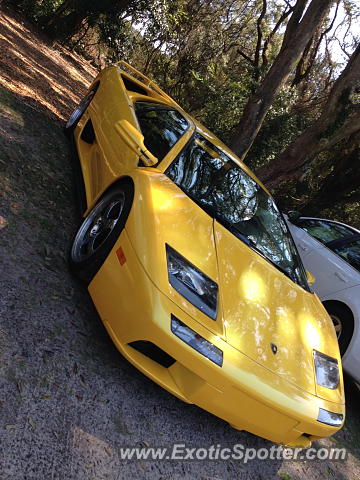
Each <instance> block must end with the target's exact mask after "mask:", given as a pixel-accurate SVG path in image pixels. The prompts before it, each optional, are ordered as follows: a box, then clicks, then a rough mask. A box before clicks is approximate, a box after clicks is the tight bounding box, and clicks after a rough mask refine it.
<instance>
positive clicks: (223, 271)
mask: <svg viewBox="0 0 360 480" xmlns="http://www.w3.org/2000/svg"><path fill="white" fill-rule="evenodd" d="M214 235H215V243H216V249H217V255H218V269H219V278H220V284H221V301H222V314H223V319H224V326H225V331H226V338H227V342H228V343H229V344H230V345H232V346H233V347H234V348H236V349H238V350H239V351H241V352H242V353H244V354H245V355H247V356H248V357H250V358H252V359H253V360H255V361H256V362H258V363H259V364H261V365H263V366H264V367H265V368H267V369H269V370H271V371H272V372H275V373H277V374H278V375H281V376H282V377H285V378H286V379H287V380H288V381H289V382H291V383H294V384H296V385H297V386H299V387H301V388H303V389H304V390H306V391H308V392H310V393H313V394H315V393H316V386H315V380H314V366H313V350H314V349H315V350H318V351H320V352H323V353H326V354H327V355H329V356H331V357H335V358H339V350H338V345H337V340H336V336H335V332H334V329H333V326H332V324H331V320H330V318H329V316H328V314H327V313H326V311H325V309H324V308H323V306H322V304H321V302H320V300H319V299H318V297H317V296H316V295H315V294H313V293H310V292H307V291H305V290H304V289H303V288H301V287H300V286H298V285H296V284H295V283H294V282H293V281H292V280H290V279H289V278H288V277H287V276H285V275H284V274H283V273H281V272H280V271H279V270H277V269H276V268H275V267H274V266H273V265H272V264H270V263H269V262H268V261H267V260H265V259H264V258H263V257H262V256H260V255H259V254H258V253H257V252H255V251H253V250H252V249H251V248H249V247H248V246H247V245H245V244H244V243H243V242H242V241H240V240H239V239H237V238H236V237H235V236H234V235H233V234H231V233H230V232H229V231H228V230H226V229H225V228H224V227H223V226H222V225H220V224H219V223H217V222H215V223H214ZM325 395H326V393H325ZM329 396H330V397H331V398H332V399H334V400H337V398H334V397H336V395H335V393H334V392H329V395H326V397H329Z"/></svg>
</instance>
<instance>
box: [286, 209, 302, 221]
mask: <svg viewBox="0 0 360 480" xmlns="http://www.w3.org/2000/svg"><path fill="white" fill-rule="evenodd" d="M287 217H288V219H289V220H290V222H291V223H293V224H294V225H297V224H298V223H299V220H300V217H301V213H300V212H298V211H296V210H290V211H289V212H288V213H287Z"/></svg>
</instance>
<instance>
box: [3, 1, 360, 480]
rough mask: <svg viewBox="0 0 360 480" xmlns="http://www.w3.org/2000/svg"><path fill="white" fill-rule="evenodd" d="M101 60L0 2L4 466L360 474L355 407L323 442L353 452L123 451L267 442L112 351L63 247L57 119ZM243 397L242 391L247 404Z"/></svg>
mask: <svg viewBox="0 0 360 480" xmlns="http://www.w3.org/2000/svg"><path fill="white" fill-rule="evenodd" d="M94 74H95V71H94V69H93V68H92V67H91V66H90V65H89V64H88V63H86V62H85V61H82V60H81V59H80V58H78V57H77V56H76V55H72V54H70V53H69V52H66V51H65V50H64V49H62V48H60V47H58V46H52V45H51V44H50V43H49V42H48V41H47V40H46V38H43V37H42V36H41V35H40V36H39V35H38V33H36V32H34V29H33V28H32V27H31V26H30V25H28V24H27V23H26V22H24V21H23V19H22V18H21V17H20V16H19V15H17V14H14V13H13V12H12V11H11V10H8V9H4V7H2V12H1V16H0V132H1V135H2V139H1V141H0V216H1V218H0V288H1V290H0V292H1V295H0V478H1V479H2V480H10V479H11V480H17V479H19V480H27V479H36V480H40V479H46V480H50V479H59V480H72V479H73V480H82V479H97V480H99V479H111V480H115V479H122V478H124V479H125V478H126V479H128V478H131V477H133V478H135V479H142V478H150V479H169V480H170V479H171V480H174V479H175V480H176V479H179V480H180V479H181V480H184V479H220V478H221V479H222V478H223V479H225V478H226V479H235V478H236V479H242V478H244V479H272V478H282V479H284V480H285V479H287V480H289V479H302V478H304V477H307V478H308V479H309V480H310V479H324V478H326V479H328V478H334V479H336V480H341V479H345V478H349V479H352V480H353V479H356V478H360V466H359V462H358V458H360V444H359V438H360V435H359V432H360V425H359V423H360V422H359V413H360V408H359V406H358V399H357V397H356V396H355V394H354V392H352V391H350V393H349V395H348V403H349V406H348V419H347V424H346V427H345V428H344V429H343V430H342V431H341V432H340V433H339V434H337V435H336V436H335V438H334V439H329V440H325V441H321V442H317V443H316V444H315V447H316V448H320V447H322V446H325V445H335V446H343V445H345V446H346V447H347V448H348V451H349V457H348V459H347V460H346V461H345V462H330V461H313V462H304V461H302V462H284V461H281V460H272V461H259V460H256V461H252V462H250V463H248V464H247V465H244V464H242V463H241V462H236V461H220V460H213V461H202V462H201V461H163V462H160V461H126V462H125V461H122V460H121V459H120V455H119V449H120V448H121V447H123V446H139V445H151V446H170V445H172V444H173V443H185V444H187V446H189V447H190V446H198V447H209V446H210V445H213V444H215V445H217V444H220V445H221V446H222V447H227V446H229V447H232V446H233V445H235V444H243V445H244V446H247V447H269V446H271V444H270V443H269V442H266V441H265V440H262V439H260V438H257V437H254V436H252V435H250V434H247V433H246V432H237V431H235V430H233V429H232V428H231V427H229V426H228V425H227V424H226V423H224V422H223V421H221V420H220V419H218V418H215V417H213V416H212V415H210V414H208V413H206V412H204V411H202V410H200V409H198V408H196V407H195V406H192V405H184V404H183V403H182V402H180V401H179V400H177V399H176V398H174V397H172V396H171V395H169V394H168V393H167V392H165V391H164V390H162V389H161V388H160V387H158V386H157V385H155V384H154V383H153V382H151V381H150V380H148V379H147V378H145V377H144V376H143V375H142V374H140V373H139V372H138V371H137V370H135V369H134V368H133V367H131V366H130V365H129V364H128V363H127V362H126V361H125V360H124V359H123V358H122V357H121V356H120V354H119V353H118V352H117V351H116V349H115V348H114V347H113V345H112V343H111V341H110V340H109V338H108V336H107V334H106V332H105V330H104V328H103V327H102V325H101V323H100V321H99V320H98V317H97V314H96V312H95V310H94V308H93V306H92V304H91V301H90V299H89V297H88V295H87V292H86V291H85V289H84V288H83V287H82V286H81V285H79V284H78V283H77V282H76V281H74V279H73V278H72V277H71V276H70V275H69V273H68V270H67V266H66V252H67V249H68V246H69V243H70V239H71V236H72V235H73V233H74V230H75V229H76V225H77V222H78V218H77V214H76V207H75V200H74V192H73V184H72V173H71V163H70V160H69V156H68V145H67V142H66V140H65V138H64V136H63V133H62V125H63V123H62V121H63V119H65V118H66V117H67V116H68V115H69V113H70V111H71V109H72V108H73V106H74V104H75V102H77V101H78V99H79V97H81V95H82V94H83V93H84V91H85V89H86V86H87V84H88V83H89V82H90V80H91V78H92V76H93V75H94ZM239 408H241V405H239Z"/></svg>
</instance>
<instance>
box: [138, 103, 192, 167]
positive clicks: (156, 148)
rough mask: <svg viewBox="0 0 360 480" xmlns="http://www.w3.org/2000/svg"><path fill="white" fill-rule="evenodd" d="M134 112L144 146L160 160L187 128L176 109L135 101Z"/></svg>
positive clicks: (186, 123)
mask: <svg viewBox="0 0 360 480" xmlns="http://www.w3.org/2000/svg"><path fill="white" fill-rule="evenodd" d="M135 113H136V116H137V119H138V122H139V125H140V129H141V133H142V134H143V135H144V141H145V145H146V147H147V148H148V149H149V150H150V152H151V153H152V154H153V155H155V156H156V157H157V158H158V159H159V161H161V160H162V159H163V158H164V157H165V155H166V154H167V153H168V152H169V151H170V149H171V148H172V147H173V146H174V145H175V143H176V142H177V141H178V140H179V138H180V137H182V136H183V135H184V133H185V132H186V130H187V129H188V128H189V124H188V122H187V121H186V120H185V118H184V117H183V116H182V115H181V114H180V113H179V112H178V111H177V110H174V109H173V108H171V107H167V106H166V105H160V104H156V103H151V102H137V103H135Z"/></svg>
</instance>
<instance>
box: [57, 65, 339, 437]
mask: <svg viewBox="0 0 360 480" xmlns="http://www.w3.org/2000/svg"><path fill="white" fill-rule="evenodd" d="M66 130H67V132H68V133H69V134H70V136H71V139H72V142H73V144H74V146H75V148H76V154H77V156H78V159H79V162H80V167H81V176H82V179H83V187H84V193H85V197H84V200H85V202H84V209H83V217H84V218H83V222H82V224H81V226H80V228H79V230H78V232H77V234H76V236H75V238H74V241H73V244H72V247H71V252H70V259H69V262H70V266H71V268H72V270H73V272H74V273H75V274H76V275H77V276H78V277H80V278H82V279H83V280H84V281H85V282H87V284H88V289H89V292H90V295H91V297H92V299H93V301H94V303H95V306H96V308H97V310H98V312H99V314H100V317H101V319H102V321H103V322H104V325H105V327H106V329H107V330H108V332H109V334H110V336H111V338H112V339H113V341H114V343H115V345H116V346H117V348H118V349H119V350H120V352H121V353H122V354H123V355H124V356H125V357H126V358H127V359H128V360H129V361H130V362H131V363H133V364H134V365H135V366H136V367H137V368H138V369H139V370H141V371H142V372H143V373H144V374H145V375H147V376H149V377H150V378H152V379H153V380H154V381H155V382H157V383H158V384H159V385H161V386H162V387H164V388H165V389H166V390H168V391H169V392H171V393H172V394H174V395H176V396H177V397H179V398H180V399H182V400H183V401H185V402H188V403H194V404H196V405H199V406H200V407H202V408H204V409H205V410H208V411H209V412H211V413H213V414H214V415H217V416H219V417H221V418H223V419H224V420H225V421H227V422H229V423H230V424H231V425H232V426H233V427H235V428H237V429H241V430H248V431H249V432H252V433H254V434H257V435H260V436H262V437H265V438H267V439H269V440H272V441H274V442H280V443H284V444H287V445H299V446H308V445H309V444H310V443H311V441H312V440H316V439H319V438H321V437H327V436H329V435H332V434H333V433H335V432H336V431H337V430H338V429H339V428H341V426H342V424H343V421H344V413H345V407H344V393H343V377H342V368H341V358H340V354H339V349H338V344H337V339H336V334H335V331H334V327H333V325H332V322H331V320H330V318H329V316H328V315H327V313H326V311H325V310H324V308H323V306H322V304H321V302H320V301H319V299H318V297H317V296H316V295H315V294H314V293H312V291H311V288H310V287H309V280H310V278H311V275H310V274H309V273H308V272H305V270H304V268H303V265H302V263H301V260H300V258H299V255H298V253H297V250H296V248H295V246H294V243H293V240H292V237H291V235H290V233H289V230H288V228H287V225H286V223H285V221H284V219H283V217H282V215H281V214H280V212H279V210H278V209H277V207H276V205H275V203H274V201H273V199H272V197H271V196H270V194H269V193H268V192H267V191H266V189H265V188H264V187H263V186H262V185H261V183H260V182H259V181H258V180H257V179H256V178H255V176H254V175H253V174H252V173H251V172H250V171H249V169H248V168H247V167H246V166H245V165H244V164H243V163H242V162H241V161H240V160H239V159H238V158H237V157H236V156H235V155H234V153H232V152H231V150H229V149H228V148H227V147H226V146H225V145H224V144H223V143H221V142H220V141H219V140H218V139H217V138H216V137H215V136H214V135H213V134H212V133H210V132H209V131H208V130H207V129H206V128H204V127H203V126H202V125H200V124H199V123H198V122H197V121H195V120H194V119H193V118H192V117H190V116H189V115H188V114H187V113H186V112H184V111H183V110H182V109H181V107H179V105H177V103H176V102H175V101H174V100H173V99H171V98H170V97H169V96H168V95H166V94H165V93H164V92H163V91H162V90H161V89H160V88H159V87H158V86H157V85H155V84H154V83H153V82H152V81H150V80H149V79H148V78H147V77H145V76H144V75H142V74H141V73H140V72H138V71H137V70H135V69H134V68H132V67H131V66H129V65H127V64H126V63H125V62H119V63H118V64H116V65H114V66H111V67H108V68H106V69H104V70H103V71H102V72H101V73H100V74H99V75H98V77H97V78H96V79H95V80H94V82H93V83H92V85H91V86H90V88H89V91H88V93H87V95H86V97H85V98H84V100H83V101H82V102H81V103H80V104H79V106H78V107H77V108H76V109H75V111H74V112H73V114H72V115H71V117H70V119H69V121H68V123H67V125H66Z"/></svg>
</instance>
